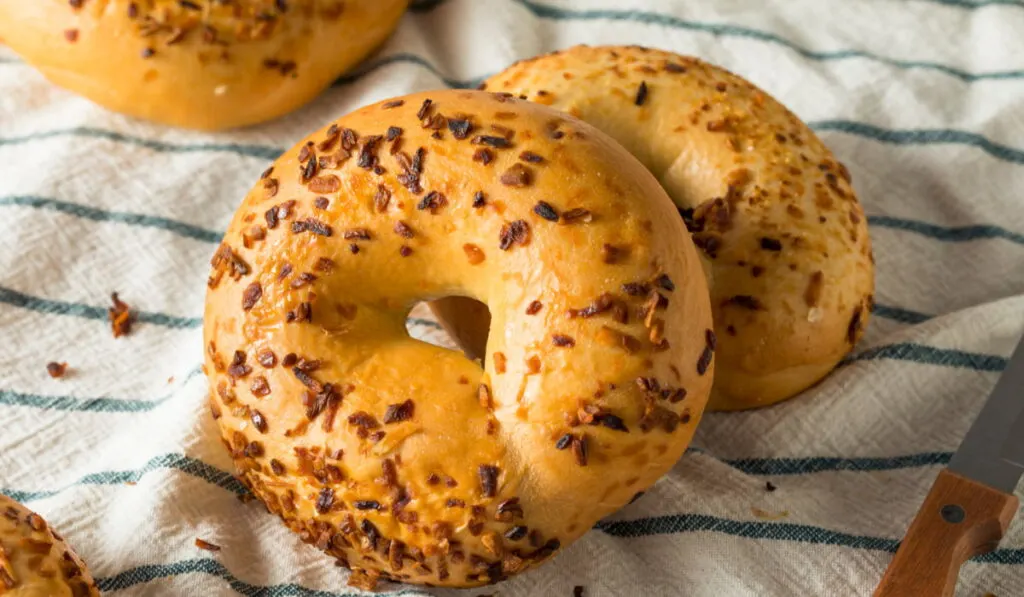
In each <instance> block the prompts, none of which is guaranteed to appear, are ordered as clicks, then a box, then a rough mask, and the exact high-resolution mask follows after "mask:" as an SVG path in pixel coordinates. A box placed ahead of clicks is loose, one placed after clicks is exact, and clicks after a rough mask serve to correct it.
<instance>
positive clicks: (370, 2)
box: [0, 0, 409, 131]
mask: <svg viewBox="0 0 1024 597" xmlns="http://www.w3.org/2000/svg"><path fill="white" fill-rule="evenodd" d="M408 3H409V2H408V0H306V1H302V2H298V1H295V0H226V1H218V2H179V1H177V0H145V1H131V0H72V1H70V2H69V1H68V0H31V1H28V2H26V1H23V0H0V38H2V39H3V40H4V42H5V43H6V44H7V45H8V46H10V47H11V48H12V49H13V50H14V51H15V52H17V53H18V54H19V55H21V57H22V58H23V59H24V60H25V61H26V62H28V63H30V64H32V65H33V66H35V67H36V68H37V69H39V70H40V72H42V74H43V75H45V76H46V78H47V79H49V80H50V81H52V82H53V83H55V84H57V85H59V86H61V87H64V88H67V89H69V90H70V91H73V92H75V93H78V94H80V95H82V96H84V97H86V98H87V99H89V100H92V101H94V102H96V103H97V104H100V105H101V106H104V107H106V108H108V109H110V110H113V111H115V112H121V113H123V114H128V115H130V116H135V117H138V118H143V119H146V120H152V121H154V122H159V123H163V124H169V125H174V126H180V127H185V128H191V129H200V130H210V131H213V130H221V129H227V128H235V127H241V126H246V125H251V124H256V123H259V122H264V121H267V120H271V119H273V118H277V117H278V116H282V115H284V114H287V113H289V112H291V111H293V110H295V109H297V108H299V107H300V106H302V105H304V104H306V103H307V102H309V101H310V100H312V99H313V98H314V97H316V96H317V95H318V94H319V93H320V92H321V91H323V90H324V89H325V88H326V87H327V86H329V85H330V84H331V83H332V82H333V81H334V80H335V79H337V78H338V76H339V75H341V74H342V73H344V72H345V71H347V70H348V69H350V68H352V67H353V66H355V65H356V64H358V63H359V62H360V61H361V60H362V59H363V58H365V57H366V56H367V55H369V54H370V52H372V51H373V50H374V49H376V48H377V46H379V45H380V44H381V43H383V42H384V40H385V39H387V37H388V36H389V35H390V34H391V32H392V31H393V30H394V28H395V27H396V26H397V24H398V20H399V18H400V17H401V16H402V14H403V13H404V11H405V9H406V8H407V6H408Z"/></svg>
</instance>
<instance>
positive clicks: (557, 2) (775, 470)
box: [0, 0, 1024, 597]
mask: <svg viewBox="0 0 1024 597" xmlns="http://www.w3.org/2000/svg"><path fill="white" fill-rule="evenodd" d="M1022 31H1024V1H1021V0H759V1H745V0H717V1H715V2H693V1H687V0H677V1H664V0H662V1H659V0H632V1H631V2H621V1H619V0H434V1H427V2H420V3H419V4H416V5H415V6H414V8H413V10H412V11H411V12H410V13H409V14H408V15H407V16H406V17H405V19H404V20H403V22H402V24H401V27H400V28H399V30H398V32H397V34H396V35H395V36H394V37H393V38H392V39H391V40H390V42H388V44H387V45H386V46H384V47H383V48H382V49H381V50H380V51H379V53H378V54H377V55H376V56H374V57H372V58H371V59H370V60H369V61H368V62H367V63H365V64H363V65H362V66H361V67H360V68H359V69H358V71H357V72H355V73H353V74H350V75H348V76H345V77H343V78H342V79H340V80H338V82H337V83H336V84H335V85H334V86H333V87H332V88H331V89H329V90H328V91H327V92H325V93H324V94H323V95H322V96H321V97H320V98H319V99H317V100H316V101H315V102H313V103H312V104H311V105H309V106H307V107H305V108H303V109H302V110H300V111H298V112H296V113H294V114H291V115H289V116H287V117H285V118H282V119H280V120H278V121H275V122H272V123H269V124H265V125H262V126H259V127H255V128H251V129H247V130H242V131H236V132H230V133H225V134H218V135H210V134H201V133H195V132H189V131H182V130H173V129H169V128H165V127H160V126H155V125H151V124H147V123H143V122H139V121H135V120H131V119H128V118H124V117H121V116H118V115H115V114H111V113H108V112H105V111H103V110H102V109H100V108H97V107H96V106H94V105H92V104H90V103H89V102H87V101H85V100H82V99H80V98H77V97H75V96H73V95H71V94H69V93H67V92H64V91H62V90H60V89H56V88H54V87H52V86H50V85H48V84H47V83H46V82H45V81H44V79H43V78H42V77H41V76H40V75H39V74H37V73H36V72H34V71H33V70H32V69H31V68H29V67H28V66H26V65H25V64H23V63H22V62H20V61H19V60H18V58H17V57H16V56H15V55H13V54H12V53H11V52H10V51H8V50H5V49H2V48H0V331H2V342H0V492H3V493H6V494H8V495H11V496H12V497H14V498H15V499H18V500H21V501H23V502H27V503H28V505H29V506H30V507H32V508H33V509H35V510H37V511H39V512H40V513H42V514H43V515H44V516H45V517H46V518H47V519H48V520H50V521H51V522H52V523H53V524H54V525H55V526H56V527H57V528H58V529H60V531H61V532H63V533H64V534H65V535H66V536H67V537H68V538H69V540H70V541H71V543H72V544H73V545H74V546H75V547H76V548H77V549H78V551H79V552H80V553H81V555H82V556H83V557H84V558H85V559H86V560H87V561H88V562H89V563H90V565H91V568H92V570H93V572H94V574H95V576H96V577H97V578H98V580H99V584H100V587H101V588H102V589H104V590H105V591H107V592H110V593H111V594H114V595H126V596H127V595H202V596H220V595H232V594H235V593H240V594H243V595H268V596H284V595H296V596H304V597H305V596H310V597H311V596H324V597H339V596H342V595H353V594H356V593H358V592H357V591H355V590H353V589H349V588H347V587H346V586H345V580H346V576H345V573H344V572H343V571H341V570H340V569H338V568H335V567H334V566H333V565H332V564H331V562H328V561H326V560H325V559H324V558H323V557H322V556H321V555H320V554H319V553H318V552H316V551H315V550H314V549H313V548H310V547H306V546H304V545H303V544H301V543H300V542H299V540H298V538H297V537H295V536H294V535H293V534H292V533H290V532H289V531H287V530H286V529H285V528H284V526H283V525H282V524H281V523H280V522H279V521H278V520H277V519H276V518H273V517H271V516H269V515H267V514H266V513H265V511H264V510H263V508H262V507H260V505H259V504H258V503H248V504H246V503H243V502H241V501H240V500H239V499H237V498H238V497H239V496H240V495H242V494H243V493H244V490H243V488H242V487H241V485H240V484H239V483H238V482H237V481H236V480H235V479H234V478H233V477H232V476H231V465H230V461H229V460H228V457H227V455H226V454H225V453H224V451H223V449H222V447H221V446H220V443H219V441H218V437H219V436H218V434H217V431H216V430H215V428H214V425H213V422H212V421H211V419H210V417H209V415H208V414H207V408H206V402H205V379H204V377H203V375H202V374H201V371H200V369H199V363H200V361H201V358H202V348H201V340H200V335H201V330H200V328H201V320H200V315H201V313H202V305H203V297H204V291H205V281H206V275H207V271H208V267H209V266H208V264H209V258H210V255H211V253H212V252H213V250H214V248H215V247H216V243H217V241H218V239H219V237H220V235H221V231H222V230H223V229H224V228H225V226H226V225H227V222H228V221H229V219H230V217H231V214H232V212H233V211H234V209H235V207H236V205H237V204H238V202H239V201H240V199H241V198H242V196H243V195H244V194H245V193H246V191H247V190H248V188H249V186H250V185H251V184H252V183H253V182H254V181H255V180H256V179H257V177H258V176H259V173H260V172H261V171H262V170H263V169H264V168H266V166H267V163H268V162H269V161H270V160H271V159H273V158H274V157H275V156H276V155H278V153H279V152H281V151H282V150H283V149H284V148H286V147H288V146H290V145H292V144H293V143H295V142H296V141H297V140H299V139H300V138H302V137H303V136H304V135H305V134H306V133H307V132H309V131H311V130H313V129H315V128H317V127H319V126H320V125H322V124H324V123H326V122H327V121H329V120H330V119H332V118H334V117H337V116H339V115H341V114H343V113H346V112H348V111H350V110H352V109H354V108H356V107H358V106H361V105H363V104H366V103H369V102H372V101H376V100H379V99H382V98H385V97H388V96H393V95H398V94H403V93H407V92H411V91H417V90H424V89H431V88H439V87H444V86H448V87H471V86H474V85H476V84H477V83H478V82H479V81H480V80H481V79H482V78H484V77H485V76H487V75H489V74H492V73H494V72H497V71H498V70H500V69H502V68H504V67H505V66H506V65H508V64H509V63H510V62H512V61H513V60H516V59H519V58H525V57H528V56H532V55H535V54H538V53H541V52H545V51H549V50H552V49H556V48H561V47H566V46H569V45H573V44H577V43H589V44H642V45H648V46H654V47H658V48H664V49H668V50H673V51H676V52H680V53H686V54H693V55H696V56H699V57H701V58H704V59H706V60H709V61H712V62H714V63H717V64H721V65H723V66H725V67H727V68H729V69H731V70H733V71H735V72H738V73H740V74H742V75H744V76H746V77H747V78H749V79H750V80H751V81H753V82H754V83H756V84H758V85H760V86H762V87H764V88H765V89H767V90H768V91H769V92H771V93H772V94H774V95H775V96H777V97H778V98H779V99H780V100H782V101H783V102H784V103H785V104H787V105H788V106H789V107H790V108H792V109H793V110H794V111H795V112H796V113H797V114H798V115H800V116H801V117H802V118H803V119H804V120H806V121H807V122H809V123H810V124H811V126H812V127H813V128H814V129H815V130H816V131H817V132H818V133H819V134H820V135H821V136H822V137H823V138H824V140H825V141H826V142H827V143H828V145H829V146H830V147H832V149H833V150H834V151H835V153H836V154H837V156H838V157H839V159H841V160H842V161H843V162H844V163H845V164H846V165H847V166H848V167H849V169H850V171H851V172H852V173H853V178H854V185H855V187H856V189H857V191H858V193H859V195H860V197H861V199H862V201H863V204H864V208H865V211H866V212H867V213H868V214H869V216H870V220H869V221H870V224H871V233H872V237H873V240H874V248H875V256H876V258H877V262H878V290H877V295H876V297H877V301H878V307H877V310H876V312H875V318H874V319H873V321H872V324H871V327H870V329H869V332H868V335H867V337H866V338H865V340H864V341H863V342H862V343H861V345H860V346H859V347H858V349H857V352H856V354H854V355H853V356H852V357H851V358H850V359H849V360H848V361H847V362H845V363H844V364H843V366H841V367H840V368H839V369H838V370H837V371H836V372H835V373H834V374H833V375H832V376H831V377H829V378H828V379H827V380H826V381H825V382H824V383H822V384H821V385H820V386H818V387H816V388H814V389H813V390H811V391H808V392H806V394H805V395H803V396H802V397H800V398H798V399H796V400H793V401H791V402H788V403H785V404H782V405H780V406H777V407H774V408H769V409H765V410H759V411H754V412H745V413H738V414H713V415H710V416H707V417H706V418H705V419H704V421H703V422H702V424H701V427H700V429H699V431H698V437H697V440H696V442H695V446H694V449H692V450H691V451H690V452H689V454H688V455H687V456H686V457H684V458H683V459H682V460H681V461H680V462H679V464H678V465H677V466H676V467H675V469H674V470H673V471H672V473H671V474H670V475H668V476H666V477H665V478H664V479H662V480H661V481H660V482H659V483H658V484H657V485H656V486H654V487H653V488H652V489H651V491H649V492H648V493H647V494H646V495H645V496H644V497H643V498H642V499H640V500H639V501H637V502H636V503H634V504H632V505H630V506H628V507H626V508H624V509H623V510H622V511H621V512H619V513H617V514H615V515H614V516H612V517H610V518H609V519H608V520H606V521H603V522H602V523H600V524H599V525H598V526H597V527H596V528H595V529H594V530H593V531H592V532H590V533H589V534H587V536H586V537H584V538H583V539H582V540H581V541H579V542H577V543H576V544H574V545H572V546H571V547H569V548H568V549H566V550H565V552H564V553H562V554H561V555H559V556H558V557H557V558H556V559H555V560H554V562H552V563H551V564H548V565H546V566H544V567H543V568H541V569H539V570H537V571H534V572H531V573H528V574H526V575H523V576H521V577H518V578H514V579H512V580H510V581H507V582H505V583H503V584H501V585H499V586H497V587H493V588H490V589H487V590H476V591H470V592H456V591H440V590H428V589H421V588H413V587H403V586H395V585H389V586H385V587H384V590H385V591H386V592H387V593H388V594H390V595H417V596H421V595H441V596H444V595H451V596H454V595H477V594H481V593H483V594H489V593H495V594H498V595H502V596H506V597H518V596H527V595H530V596H534V595H540V596H546V595H554V596H559V595H562V596H568V595H571V594H572V591H573V587H574V586H576V585H582V586H584V587H585V594H586V595H588V596H591V597H597V596H612V595H615V596H618V595H650V596H661V595H672V596H674V595H687V596H702V597H703V596H707V597H719V596H727V597H731V596H774V595H781V596H788V595H799V596H806V595H829V596H847V595H869V594H870V593H871V591H872V589H873V587H874V585H875V584H876V583H877V582H878V579H879V578H880V576H881V573H882V571H883V569H884V568H885V566H886V565H887V563H888V562H889V560H890V558H891V556H892V553H893V551H894V550H895V548H896V545H897V542H898V540H899V538H900V537H901V535H902V534H903V532H904V531H905V529H906V527H907V525H908V523H909V521H910V520H911V518H912V517H913V515H914V513H915V511H916V509H917V507H918V505H919V504H920V503H921V500H922V498H923V496H924V494H925V492H926V491H927V489H928V488H929V486H930V484H931V482H932V480H933V479H934V477H935V475H936V474H937V472H938V470H939V469H940V468H941V467H942V466H943V465H944V464H945V463H946V462H947V461H948V460H949V457H950V453H951V451H953V450H954V449H955V448H956V446H957V445H958V443H959V441H960V439H961V437H962V435H963V434H964V432H965V430H966V429H967V427H968V425H969V424H970V422H971V420H972V418H973V417H974V415H975V414H976V413H977V411H978V409H979V408H980V406H981V404H982V401H983V400H984V398H985V396H986V395H987V393H988V391H989V390H990V389H991V388H992V386H993V384H994V383H995V380H996V377H997V375H998V374H999V372H1000V370H1001V369H1003V367H1005V364H1006V355H1008V354H1009V352H1010V350H1011V347H1012V346H1013V345H1014V344H1015V342H1016V340H1017V338H1018V337H1019V336H1020V335H1021V333H1022V331H1024V191H1022V189H1024V35H1021V32H1022ZM112 291H117V292H119V293H120V297H121V298H122V299H123V300H125V301H126V302H127V303H129V304H130V305H132V306H133V307H134V308H136V309H137V310H138V324H137V325H136V326H135V330H134V331H133V333H132V334H131V335H130V336H127V337H123V338H119V339H114V338H113V337H111V334H110V329H109V324H108V323H107V321H106V318H107V314H106V308H107V306H108V305H109V295H110V293H111V292H112ZM420 317H425V316H424V315H422V314H420ZM410 328H411V330H412V333H413V334H414V335H416V336H418V337H422V338H427V339H431V340H433V341H435V342H443V341H444V339H443V338H442V337H441V334H440V332H439V331H438V329H437V326H436V324H435V323H433V322H432V321H430V320H428V319H418V318H417V319H412V320H411V321H410ZM49 361H66V362H67V363H69V366H70V370H69V374H68V375H67V376H66V377H65V378H64V379H60V380H57V379H50V378H49V376H48V375H47V374H46V370H45V366H46V363H47V362H49ZM771 488H775V489H774V491H769V489H771ZM196 537H202V538H204V539H206V540H209V541H211V542H213V543H216V544H218V545H221V546H223V550H222V551H220V552H218V553H215V554H214V553H210V552H205V551H200V550H198V549H196V547H195V546H194V544H193V542H194V539H195V538H196ZM985 593H992V594H994V595H997V596H998V597H1008V596H1021V595H1024V516H1018V519H1017V521H1016V522H1015V523H1014V525H1013V526H1012V528H1011V530H1010V532H1009V534H1008V535H1007V537H1006V538H1005V540H1004V541H1003V543H1002V546H1001V547H1000V548H999V549H998V550H997V551H995V552H993V553H991V554H988V555H986V556H983V557H979V558H976V559H974V560H972V561H971V562H969V563H968V564H966V565H965V566H964V568H963V572H962V575H961V583H960V590H959V593H958V594H959V595H962V596H971V597H974V596H977V597H980V596H981V595H983V594H985Z"/></svg>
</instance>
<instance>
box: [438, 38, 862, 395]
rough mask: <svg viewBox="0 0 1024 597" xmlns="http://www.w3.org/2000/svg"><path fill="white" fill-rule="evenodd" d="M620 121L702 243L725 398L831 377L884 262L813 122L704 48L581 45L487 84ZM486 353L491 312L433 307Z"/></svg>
mask: <svg viewBox="0 0 1024 597" xmlns="http://www.w3.org/2000/svg"><path fill="white" fill-rule="evenodd" d="M484 88H486V89H487V90H490V91H496V92H505V93H512V94H513V95H515V96H517V97H521V98H526V99H529V100H531V101H534V102H537V103H540V104H545V105H548V106H551V107H554V108H558V109H559V110H562V111H564V112H567V113H569V114H571V115H573V116H576V117H578V118H580V119H582V120H584V121H586V122H588V123H590V124H592V125H594V126H596V127H597V128H598V129H600V130H602V131H603V132H605V133H607V134H609V135H610V136H611V137H613V138H614V139H615V140H617V141H618V142H619V143H621V144H622V145H623V146H624V147H626V148H627V149H628V150H629V151H630V152H631V153H632V154H633V155H634V156H636V157H637V158H638V159H639V160H640V161H641V162H642V163H643V164H644V165H645V166H646V167H647V168H648V169H649V170H650V171H651V172H653V173H654V174H655V176H657V178H658V180H659V181H660V182H661V185H662V186H663V187H664V188H665V190H666V191H667V192H668V194H669V196H670V197H672V199H673V200H674V201H675V203H676V205H677V206H678V208H679V211H680V213H681V214H682V216H683V218H684V220H685V221H686V224H687V227H688V228H689V229H690V231H691V232H692V233H693V239H694V242H696V243H697V246H698V247H700V248H701V249H702V254H703V257H704V259H705V272H706V274H707V276H708V285H709V288H710V291H711V305H712V309H713V313H714V320H715V332H716V334H717V335H718V338H719V349H718V353H717V360H718V363H717V376H716V378H715V384H714V388H713V390H712V394H711V399H710V401H709V403H708V409H709V410H738V409H746V408H752V407H758V406H766V405H769V404H773V403H775V402H778V401H780V400H784V399H786V398H790V397H792V396H794V395H796V394H797V393H799V392H800V391H802V390H804V389H806V388H808V387H810V386H811V385H813V384H815V383H816V382H818V381H819V380H820V379H821V378H822V377H824V376H825V375H827V374H828V373H829V371H831V370H832V369H833V368H834V367H835V366H836V364H837V363H839V361H840V360H841V359H842V358H843V357H844V356H845V355H846V354H848V353H849V352H850V350H851V349H852V348H853V346H854V344H855V343H856V342H857V340H858V339H859V338H860V337H861V335H862V334H863V332H864V329H865V326H866V325H867V322H868V317H869V314H870V311H871V309H872V308H873V292H874V259H873V256H872V254H871V241H870V239H869V238H868V229H867V222H866V218H865V217H864V212H863V210H862V209H861V206H860V204H859V203H858V201H857V197H856V195H855V194H854V191H853V188H852V187H851V179H850V173H849V171H848V170H847V169H846V168H845V167H844V166H843V165H842V164H840V163H839V162H838V161H837V160H836V159H835V157H834V156H833V155H832V153H831V152H830V151H829V150H828V148H826V147H825V145H824V144H823V143H822V142H821V141H820V140H819V139H818V137H817V136H815V134H814V133H813V131H811V130H810V129H809V128H808V127H807V126H806V125H805V124H804V123H802V122H801V121H800V120H799V119H798V118H797V117H796V116H795V115H793V114H792V113H791V112H790V111H789V110H787V109H786V108H785V107H784V106H783V105H782V104H780V103H779V102H777V101H776V100H774V99H773V98H772V97H771V96H769V95H768V94H767V93H765V92H763V91H761V90H760V89H758V88H757V87H755V86H754V85H752V84H750V83H748V82H747V81H745V80H744V79H742V78H740V77H738V76H736V75H733V74H732V73H729V72H727V71H725V70H723V69H721V68H718V67H715V66H712V65H710V64H707V63H706V62H702V61H700V60H697V59H695V58H688V57H683V56H678V55H676V54H671V53H668V52H662V51H658V50H650V49H645V48H638V47H586V46H578V47H574V48H570V49H568V50H565V51H561V52H555V53H553V54H549V55H546V56H541V57H538V58H534V59H531V60H525V61H522V62H519V63H517V64H515V65H513V66H512V67H510V68H509V69H507V70H506V71H504V72H502V73H500V74H498V75H495V76H494V77H491V78H490V79H488V80H487V81H486V83H485V84H484ZM431 308H432V309H433V311H434V313H435V314H436V315H437V316H438V317H439V319H440V320H441V322H442V324H443V325H444V326H445V327H446V329H447V330H448V331H449V333H451V334H452V335H453V336H454V337H455V339H456V341H457V342H458V343H459V344H460V346H462V347H464V348H465V349H466V350H467V352H469V353H471V354H479V353H480V351H482V350H483V344H484V339H485V338H486V329H487V313H486V311H483V310H481V309H479V308H474V306H473V305H468V304H466V302H465V301H464V300H462V299H458V298H450V299H445V300H443V301H439V302H435V303H433V304H432V305H431Z"/></svg>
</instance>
